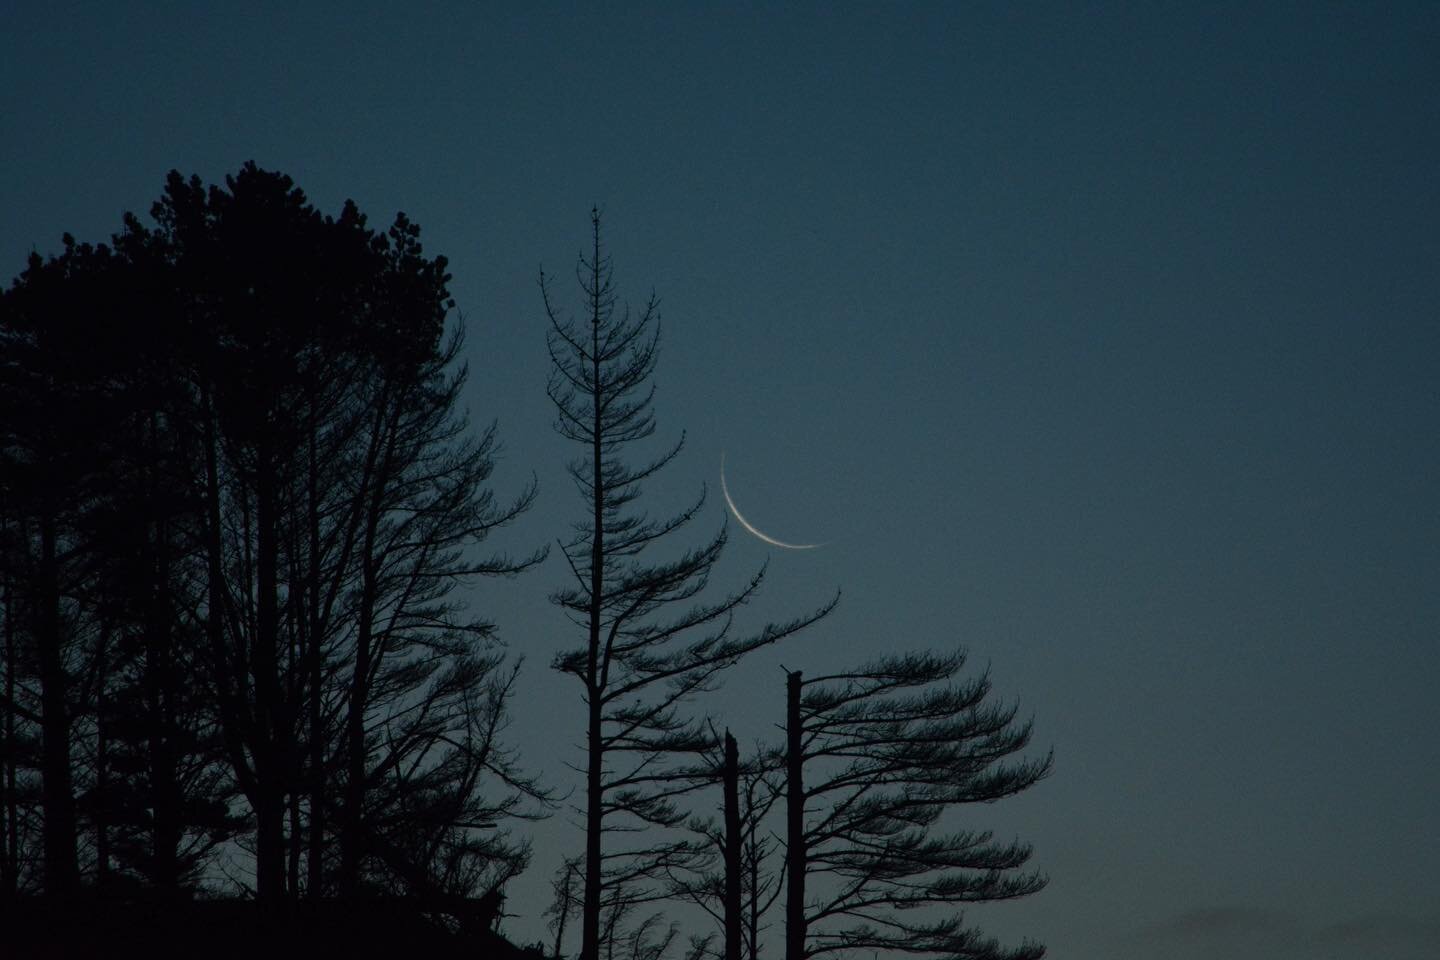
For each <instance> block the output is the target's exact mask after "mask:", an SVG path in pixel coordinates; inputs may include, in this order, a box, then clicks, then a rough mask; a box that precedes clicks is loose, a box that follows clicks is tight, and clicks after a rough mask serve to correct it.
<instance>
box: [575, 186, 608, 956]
mask: <svg viewBox="0 0 1440 960" xmlns="http://www.w3.org/2000/svg"><path fill="white" fill-rule="evenodd" d="M590 220H591V225H592V228H593V236H594V244H595V248H594V254H593V257H592V263H591V270H592V286H591V290H592V293H591V299H590V357H591V369H592V371H593V377H594V379H593V381H592V382H593V383H594V384H595V385H596V389H595V391H594V394H593V397H592V401H593V402H592V410H593V415H594V420H593V422H592V423H591V425H590V429H591V434H590V436H591V440H590V467H591V488H590V489H591V490H592V491H593V497H592V499H593V501H594V504H593V506H594V514H593V516H592V517H591V524H592V525H591V534H590V611H589V612H590V637H589V642H590V649H589V662H588V663H587V664H586V675H585V682H586V690H587V692H588V694H589V706H590V718H589V725H588V727H587V730H586V747H587V748H588V752H589V763H588V766H587V768H586V774H587V778H586V788H587V790H586V806H585V901H584V905H583V908H582V910H581V914H580V960H599V956H600V883H601V875H600V855H601V851H600V830H601V828H602V821H603V817H602V815H601V814H602V811H601V806H600V804H601V799H602V798H601V794H600V784H601V776H602V773H603V770H604V764H603V762H602V761H603V759H604V757H603V750H604V743H603V736H602V733H603V731H602V729H601V718H602V717H603V715H604V713H603V706H604V704H603V703H602V702H601V701H602V697H603V694H604V690H605V684H604V680H603V679H602V673H603V670H604V665H603V664H602V663H601V656H600V618H601V616H602V615H603V613H604V605H603V603H602V601H603V599H604V590H605V473H604V457H603V456H602V450H601V438H602V437H603V436H604V432H603V430H602V429H601V426H602V422H603V418H602V411H603V409H604V403H603V401H604V399H605V398H604V397H602V395H601V391H600V389H599V386H600V383H601V379H600V309H601V307H600V220H599V214H598V213H596V212H595V211H593V210H592V211H591V215H590Z"/></svg>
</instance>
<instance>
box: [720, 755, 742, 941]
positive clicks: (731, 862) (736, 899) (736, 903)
mask: <svg viewBox="0 0 1440 960" xmlns="http://www.w3.org/2000/svg"><path fill="white" fill-rule="evenodd" d="M722 780H723V783H724V793H725V960H740V952H741V951H740V937H741V906H740V870H741V866H740V839H741V838H740V747H739V745H738V744H736V743H735V738H734V737H732V736H731V735H730V731H729V730H726V731H725V767H724V771H723V774H722Z"/></svg>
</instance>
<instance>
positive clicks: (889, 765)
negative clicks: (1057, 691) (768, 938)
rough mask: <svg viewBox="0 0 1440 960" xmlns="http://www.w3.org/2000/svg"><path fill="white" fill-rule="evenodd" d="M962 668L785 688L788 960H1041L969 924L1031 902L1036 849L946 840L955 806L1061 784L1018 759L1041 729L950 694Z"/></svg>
mask: <svg viewBox="0 0 1440 960" xmlns="http://www.w3.org/2000/svg"><path fill="white" fill-rule="evenodd" d="M964 662H965V658H964V655H963V654H961V653H954V654H949V655H938V654H933V653H921V654H910V655H905V656H888V657H882V658H880V659H877V660H874V661H872V662H870V663H867V664H865V665H863V666H861V667H859V668H858V669H855V670H851V671H846V672H843V673H837V674H831V675H828V676H821V677H815V678H812V679H805V678H804V677H803V675H802V674H801V673H800V672H799V671H795V672H791V673H790V674H788V677H787V704H786V706H787V710H786V714H787V715H786V741H787V742H786V747H785V751H784V759H785V768H786V795H785V800H786V821H787V823H786V831H785V854H786V883H787V887H786V911H785V913H786V917H785V956H786V960H806V958H809V957H816V956H821V955H824V954H831V953H844V952H847V951H854V950H869V951H880V950H895V951H901V952H904V953H912V954H935V955H938V956H944V957H950V958H966V960H971V958H973V960H1037V958H1039V957H1041V956H1043V955H1044V952H1045V949H1044V947H1042V946H1040V945H1039V944H1035V943H1030V942H1027V943H1025V944H1023V945H1021V946H1020V947H1017V948H1013V949H1006V948H1003V947H1001V946H1000V945H999V944H998V943H997V942H996V941H995V940H993V939H990V938H986V937H985V936H984V935H983V934H982V933H981V932H980V931H979V930H978V929H977V928H975V927H973V926H966V925H965V922H964V920H965V918H964V916H963V915H962V914H961V913H959V912H951V913H948V914H941V915H937V914H936V912H935V911H930V910H924V909H919V908H925V907H951V908H953V907H959V906H961V905H964V904H967V903H977V902H981V901H987V900H1005V899H1012V898H1015V897H1022V896H1026V895H1028V894H1031V893H1035V892H1036V891H1038V890H1040V889H1041V888H1042V887H1043V886H1044V885H1045V880H1044V878H1043V877H1041V876H1040V875H1038V874H1036V873H1034V872H1020V871H1021V870H1022V868H1023V867H1024V866H1025V864H1026V862H1027V861H1028V860H1029V858H1030V848H1029V846H1027V845H1025V844H1022V843H1019V842H1018V841H1017V842H1011V843H1003V842H997V841H996V840H995V839H994V838H993V837H992V835H991V834H990V833H989V832H986V831H979V830H954V831H951V832H943V831H942V829H941V825H940V820H941V817H942V815H944V814H945V812H946V811H947V810H948V809H950V808H953V807H956V806H960V805H964V804H970V803H990V802H994V801H996V800H1000V799H1003V798H1005V797H1008V796H1012V795H1014V794H1016V793H1019V792H1020V791H1022V790H1025V789H1027V788H1028V787H1031V786H1033V785H1034V784H1035V783H1036V782H1037V781H1038V780H1039V779H1040V778H1042V777H1044V776H1045V775H1046V774H1047V773H1048V772H1049V770H1050V758H1049V756H1048V755H1047V756H1046V757H1045V758H1043V759H1040V760H1025V759H1016V756H1015V755H1016V754H1017V753H1019V752H1020V751H1022V750H1024V749H1025V747H1026V746H1027V745H1028V744H1029V742H1030V734H1031V725H1030V724H1029V723H1028V722H1026V723H1016V722H1015V714H1016V708H1015V707H1014V706H1004V705H997V704H993V703H990V702H988V701H987V698H988V697H989V694H990V689H991V687H990V680H989V677H988V675H983V674H982V675H981V676H979V677H976V678H974V679H970V680H966V681H963V682H952V678H954V677H955V675H956V674H957V673H958V672H959V671H960V669H961V668H962V667H963V665H964Z"/></svg>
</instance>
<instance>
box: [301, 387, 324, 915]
mask: <svg viewBox="0 0 1440 960" xmlns="http://www.w3.org/2000/svg"><path fill="white" fill-rule="evenodd" d="M309 427H310V429H309V451H308V453H309V455H308V458H307V459H308V464H307V468H308V469H307V470H306V490H305V494H306V496H305V503H306V514H307V517H306V519H307V521H308V523H307V526H308V528H309V529H308V533H309V541H310V542H309V545H308V546H309V550H308V560H309V562H308V564H307V567H308V570H307V572H308V574H309V576H308V577H307V578H306V591H305V596H306V599H307V600H308V601H309V603H308V605H307V609H306V611H305V614H304V616H305V617H306V620H307V622H308V627H309V628H308V629H307V630H306V633H307V634H308V637H309V645H308V649H307V654H308V656H309V667H310V704H309V705H310V717H309V724H308V726H309V730H310V861H309V863H308V864H307V870H306V873H307V879H306V884H305V887H306V889H307V890H308V891H309V893H310V897H311V898H312V899H319V898H320V897H321V896H323V895H324V890H325V877H324V870H325V856H324V853H325V851H324V843H325V730H324V718H323V715H322V711H321V702H322V695H323V693H324V691H323V690H322V689H321V680H322V677H321V673H322V670H321V666H322V663H321V636H320V633H321V628H320V505H319V502H318V497H319V467H318V464H317V463H316V455H315V431H316V425H315V395H314V388H313V386H312V388H311V392H310V425H309Z"/></svg>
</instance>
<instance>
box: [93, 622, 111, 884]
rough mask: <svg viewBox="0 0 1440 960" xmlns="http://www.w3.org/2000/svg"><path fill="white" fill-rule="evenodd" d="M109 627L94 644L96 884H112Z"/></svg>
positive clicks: (101, 632) (103, 630)
mask: <svg viewBox="0 0 1440 960" xmlns="http://www.w3.org/2000/svg"><path fill="white" fill-rule="evenodd" d="M109 647H110V637H109V631H108V630H107V629H105V628H103V627H102V628H101V631H100V638H99V641H98V642H97V643H96V644H95V792H94V796H95V803H94V813H93V814H92V817H93V819H94V824H93V825H94V828H95V886H96V887H97V888H98V889H100V890H104V889H105V888H106V887H108V886H109V885H110V812H111V809H112V806H111V805H112V804H113V803H114V800H113V798H112V797H111V796H110V717H109V709H110V707H109V704H108V703H107V702H106V697H105V691H106V689H107V687H108V685H109V683H110V662H109V660H110V658H109V657H108V656H107V654H108V653H109Z"/></svg>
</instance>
